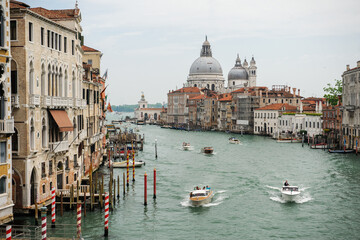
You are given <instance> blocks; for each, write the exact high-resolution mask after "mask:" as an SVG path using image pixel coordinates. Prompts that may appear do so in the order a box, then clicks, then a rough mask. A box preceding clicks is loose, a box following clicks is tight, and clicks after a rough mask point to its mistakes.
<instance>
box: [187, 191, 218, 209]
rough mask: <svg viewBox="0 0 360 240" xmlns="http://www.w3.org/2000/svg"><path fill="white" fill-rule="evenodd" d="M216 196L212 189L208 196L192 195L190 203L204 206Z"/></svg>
mask: <svg viewBox="0 0 360 240" xmlns="http://www.w3.org/2000/svg"><path fill="white" fill-rule="evenodd" d="M213 197H214V193H213V191H211V193H210V194H209V195H208V196H207V197H206V198H203V199H202V198H200V197H199V198H197V197H192V198H190V203H191V205H193V206H202V205H204V204H208V203H210V202H211V201H212V198H213Z"/></svg>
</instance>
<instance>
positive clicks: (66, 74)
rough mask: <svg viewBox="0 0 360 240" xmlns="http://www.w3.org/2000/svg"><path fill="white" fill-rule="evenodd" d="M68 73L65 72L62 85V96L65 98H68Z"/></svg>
mask: <svg viewBox="0 0 360 240" xmlns="http://www.w3.org/2000/svg"><path fill="white" fill-rule="evenodd" d="M68 88H69V85H68V73H67V70H65V83H64V96H65V97H67V96H68Z"/></svg>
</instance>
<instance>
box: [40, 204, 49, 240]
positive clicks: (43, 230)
mask: <svg viewBox="0 0 360 240" xmlns="http://www.w3.org/2000/svg"><path fill="white" fill-rule="evenodd" d="M40 211H41V240H46V211H47V208H46V207H45V206H43V207H42V208H41V209H40Z"/></svg>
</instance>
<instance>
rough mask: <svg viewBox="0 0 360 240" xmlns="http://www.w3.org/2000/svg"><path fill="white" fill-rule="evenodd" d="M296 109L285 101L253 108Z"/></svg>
mask: <svg viewBox="0 0 360 240" xmlns="http://www.w3.org/2000/svg"><path fill="white" fill-rule="evenodd" d="M296 109H297V107H295V106H291V105H289V104H287V103H274V104H270V105H267V106H265V107H261V108H257V109H255V110H286V111H291V110H295V111H296Z"/></svg>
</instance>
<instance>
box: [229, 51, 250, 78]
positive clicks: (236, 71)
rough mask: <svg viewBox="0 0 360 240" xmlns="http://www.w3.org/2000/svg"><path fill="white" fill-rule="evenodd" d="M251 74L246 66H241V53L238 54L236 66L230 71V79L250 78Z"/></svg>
mask: <svg viewBox="0 0 360 240" xmlns="http://www.w3.org/2000/svg"><path fill="white" fill-rule="evenodd" d="M248 79H249V75H248V73H247V72H246V70H245V68H243V66H241V61H240V58H239V54H238V55H237V58H236V62H235V66H234V67H233V68H232V69H231V70H230V71H229V74H228V80H248Z"/></svg>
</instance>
